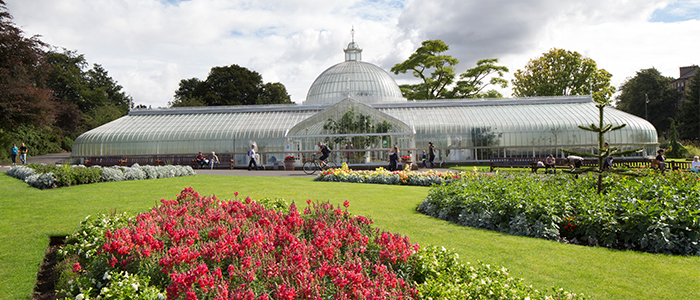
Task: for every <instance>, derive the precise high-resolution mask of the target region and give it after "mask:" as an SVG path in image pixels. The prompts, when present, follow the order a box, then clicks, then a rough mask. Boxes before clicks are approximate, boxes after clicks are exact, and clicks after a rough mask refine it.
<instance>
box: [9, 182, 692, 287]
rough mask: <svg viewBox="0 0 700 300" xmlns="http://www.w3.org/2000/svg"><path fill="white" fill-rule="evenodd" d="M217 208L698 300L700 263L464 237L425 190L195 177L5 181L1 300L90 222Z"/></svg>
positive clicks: (557, 278)
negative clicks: (346, 226)
mask: <svg viewBox="0 0 700 300" xmlns="http://www.w3.org/2000/svg"><path fill="white" fill-rule="evenodd" d="M189 186H191V187H193V188H194V189H195V190H196V191H198V192H199V193H200V194H205V195H210V194H216V196H217V197H219V198H220V199H233V198H234V195H233V193H234V192H236V191H238V192H240V195H239V197H240V196H242V197H245V196H251V197H252V198H260V197H282V198H285V199H286V200H288V201H291V200H294V201H295V202H296V203H297V205H298V206H300V207H303V206H304V205H305V200H306V199H314V200H319V201H325V200H329V201H331V203H334V204H340V203H342V202H343V201H344V200H349V201H350V208H349V209H350V211H351V212H352V213H353V214H356V215H365V216H368V217H370V218H372V219H373V220H374V221H375V224H376V225H377V226H378V227H379V228H381V229H383V230H388V231H391V232H396V233H401V234H404V235H408V236H409V237H410V238H411V241H413V242H417V243H420V244H433V245H442V246H444V247H446V248H448V249H452V250H455V251H456V252H457V253H459V254H460V256H461V258H462V259H463V260H465V261H471V262H476V261H477V260H481V261H484V262H486V263H489V264H494V265H499V266H504V267H506V268H509V269H510V270H511V274H512V275H513V276H516V277H522V278H524V279H525V280H526V282H528V283H529V284H532V285H534V286H535V287H537V288H539V289H546V288H549V287H551V286H553V285H557V286H560V287H563V288H564V289H566V290H571V291H574V292H577V293H584V294H586V295H588V296H590V297H591V298H594V299H698V298H700V291H699V290H698V289H697V287H698V286H700V257H678V256H666V255H654V254H646V253H636V252H626V251H613V250H608V249H603V248H590V247H582V246H574V245H564V244H560V243H556V242H551V241H545V240H538V239H530V238H524V237H515V236H509V235H505V234H501V233H497V232H491V231H485V230H478V229H472V228H467V227H461V226H458V225H455V224H451V223H448V222H445V221H441V220H437V219H434V218H431V217H428V216H425V215H422V214H420V213H418V212H416V211H415V207H416V206H417V205H418V204H419V203H420V202H421V201H422V199H424V198H425V196H426V195H427V193H428V188H425V187H407V186H387V185H374V184H349V183H333V182H313V181H312V178H310V177H303V178H277V177H239V176H203V175H198V176H192V177H181V178H168V179H158V180H144V181H129V182H118V183H99V184H92V185H82V186H74V187H68V188H61V189H54V190H45V191H41V190H37V189H34V188H31V187H29V186H28V185H26V184H25V183H23V182H21V181H19V180H17V179H14V178H11V177H9V176H6V175H5V174H3V173H0V195H2V196H0V299H28V298H29V296H30V294H31V291H32V288H33V286H34V279H35V277H36V272H37V269H38V265H39V264H40V262H41V259H42V257H43V255H44V251H45V249H46V246H47V244H48V237H49V236H51V235H65V234H68V233H70V232H71V231H73V230H74V229H75V228H77V225H78V223H79V222H80V221H81V220H83V219H84V218H85V216H87V215H90V214H92V215H94V214H97V213H103V212H112V211H118V212H120V211H129V212H142V211H146V210H148V209H149V208H151V207H153V206H154V205H156V204H157V203H159V200H160V199H161V198H166V199H174V198H175V195H176V194H177V193H179V192H180V191H181V190H182V189H183V188H185V187H189Z"/></svg>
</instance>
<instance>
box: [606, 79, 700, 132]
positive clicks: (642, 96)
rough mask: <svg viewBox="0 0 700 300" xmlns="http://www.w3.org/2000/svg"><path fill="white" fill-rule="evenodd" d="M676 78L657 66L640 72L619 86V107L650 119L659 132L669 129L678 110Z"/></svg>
mask: <svg viewBox="0 0 700 300" xmlns="http://www.w3.org/2000/svg"><path fill="white" fill-rule="evenodd" d="M673 80H674V79H673V78H671V77H666V76H663V75H661V73H660V72H659V71H658V70H656V69H655V68H650V69H643V70H639V71H637V73H636V74H635V76H634V77H632V78H628V79H627V80H626V81H625V82H624V83H623V84H622V85H621V86H620V95H619V96H617V99H616V100H617V109H619V110H622V111H625V112H628V113H630V114H633V115H635V116H638V117H640V118H645V119H647V120H648V121H649V122H650V123H651V124H653V125H654V127H656V131H658V132H659V133H661V132H666V131H667V130H668V129H669V126H670V124H671V123H670V121H669V120H670V119H671V118H675V115H676V113H677V111H678V110H677V109H676V107H677V101H678V96H679V95H678V92H676V90H675V89H673V88H672V87H671V86H670V83H671V81H673ZM647 100H648V102H647V103H645V101H647ZM696 112H697V111H696Z"/></svg>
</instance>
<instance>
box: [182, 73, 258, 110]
mask: <svg viewBox="0 0 700 300" xmlns="http://www.w3.org/2000/svg"><path fill="white" fill-rule="evenodd" d="M201 85H202V87H201V92H202V93H203V94H202V95H201V99H202V101H204V103H206V104H207V105H208V106H216V105H252V104H255V102H256V101H257V100H258V95H259V94H260V90H261V88H262V76H261V75H260V74H259V73H258V72H255V71H251V70H248V69H246V68H243V67H240V66H238V65H235V64H234V65H231V66H228V67H213V68H211V71H210V72H209V76H207V80H205V81H204V82H202V83H201ZM195 91H196V92H199V91H200V89H199V88H198V89H196V90H195ZM195 96H200V95H199V93H197V94H195Z"/></svg>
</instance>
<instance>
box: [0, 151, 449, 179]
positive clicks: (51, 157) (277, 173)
mask: <svg viewBox="0 0 700 300" xmlns="http://www.w3.org/2000/svg"><path fill="white" fill-rule="evenodd" d="M68 159H70V153H55V154H47V155H40V156H31V157H28V158H27V162H28V163H37V164H56V163H57V162H63V161H68ZM18 161H19V159H18ZM9 169H10V165H6V164H3V165H2V167H0V172H5V171H7V170H9ZM428 170H430V169H423V168H421V169H419V170H418V171H419V172H426V171H428ZM433 170H435V171H437V172H445V171H449V169H446V168H435V169H433ZM452 171H453V172H455V171H454V170H452ZM195 172H197V174H198V175H238V176H270V177H309V176H316V175H318V173H315V174H314V175H306V174H305V173H304V172H303V171H302V170H301V169H296V170H294V171H284V170H270V169H267V170H259V171H248V169H233V170H231V169H214V170H208V169H195Z"/></svg>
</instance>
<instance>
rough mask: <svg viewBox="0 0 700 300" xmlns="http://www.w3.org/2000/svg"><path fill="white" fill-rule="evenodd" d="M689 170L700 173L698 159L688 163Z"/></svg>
mask: <svg viewBox="0 0 700 300" xmlns="http://www.w3.org/2000/svg"><path fill="white" fill-rule="evenodd" d="M690 170H691V171H693V172H695V173H700V157H698V156H697V155H696V156H695V157H693V162H691V163H690Z"/></svg>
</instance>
